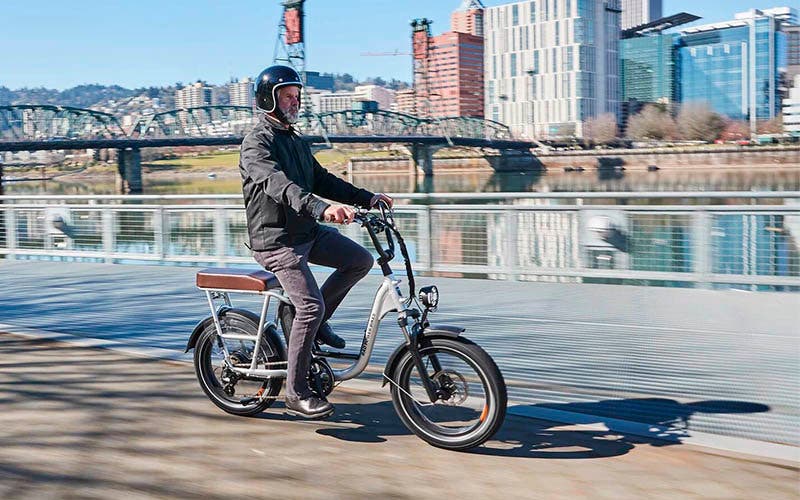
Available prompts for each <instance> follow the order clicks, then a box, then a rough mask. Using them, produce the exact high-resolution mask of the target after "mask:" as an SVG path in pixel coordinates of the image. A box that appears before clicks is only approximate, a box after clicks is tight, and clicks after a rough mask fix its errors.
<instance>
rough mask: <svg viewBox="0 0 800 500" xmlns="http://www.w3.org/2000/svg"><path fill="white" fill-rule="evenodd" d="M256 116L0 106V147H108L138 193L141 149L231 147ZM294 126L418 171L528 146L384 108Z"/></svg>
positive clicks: (497, 130) (482, 123) (236, 111)
mask: <svg viewBox="0 0 800 500" xmlns="http://www.w3.org/2000/svg"><path fill="white" fill-rule="evenodd" d="M259 118H260V116H259V113H256V112H254V111H253V110H252V109H251V108H249V107H244V106H202V107H196V108H186V109H174V110H171V111H165V112H161V113H155V114H150V115H144V116H142V117H141V118H139V120H138V121H137V122H136V123H134V124H133V126H131V127H130V128H125V127H123V126H122V125H121V122H120V120H119V119H118V118H117V117H116V116H114V115H111V114H108V113H102V112H99V111H94V110H90V109H80V108H73V107H68V106H52V105H14V106H0V152H3V151H12V152H13V151H41V150H69V149H89V148H91V149H116V150H118V159H119V171H120V175H121V176H122V177H123V179H125V180H127V181H128V184H129V185H130V188H129V189H126V190H127V191H131V192H140V191H141V160H140V150H141V149H143V148H148V147H168V146H219V145H236V144H239V143H241V142H242V139H243V138H244V136H245V135H246V134H247V132H248V131H249V130H250V129H251V128H252V127H253V125H254V124H255V123H256V122H257V120H258V119H259ZM297 128H298V129H299V130H300V131H301V132H302V134H303V138H304V139H305V140H307V141H308V142H309V143H311V144H316V145H327V146H331V145H332V144H335V143H353V144H356V143H364V144H375V143H398V144H404V145H406V146H407V147H408V149H409V153H410V155H411V157H412V158H413V159H414V161H415V162H416V164H417V165H418V166H419V168H420V169H422V170H423V171H424V172H425V174H426V175H432V174H433V160H432V155H433V153H434V151H435V150H436V149H439V148H443V147H453V146H462V147H477V148H488V149H494V150H499V151H501V152H504V153H505V152H515V153H516V154H517V155H519V154H522V155H525V156H529V155H530V152H529V150H530V148H531V147H533V146H534V143H532V142H530V141H523V140H518V139H515V138H514V137H513V136H512V134H511V132H510V131H509V128H508V127H507V126H505V125H503V124H501V123H497V122H494V121H491V120H485V119H482V118H469V117H450V118H420V117H416V116H412V115H407V114H403V113H394V112H391V111H382V110H377V111H360V110H347V111H338V112H331V113H322V114H319V115H317V114H306V115H304V116H302V117H301V120H300V121H299V122H298V124H297Z"/></svg>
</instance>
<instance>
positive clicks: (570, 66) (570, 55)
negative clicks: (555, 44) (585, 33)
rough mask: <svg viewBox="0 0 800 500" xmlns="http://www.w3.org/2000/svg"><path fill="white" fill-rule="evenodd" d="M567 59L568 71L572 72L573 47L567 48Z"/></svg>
mask: <svg viewBox="0 0 800 500" xmlns="http://www.w3.org/2000/svg"><path fill="white" fill-rule="evenodd" d="M565 59H566V60H567V61H566V63H567V64H566V66H567V67H566V70H567V71H572V69H573V62H572V60H573V56H572V46H571V45H570V46H568V47H567V56H566V57H565Z"/></svg>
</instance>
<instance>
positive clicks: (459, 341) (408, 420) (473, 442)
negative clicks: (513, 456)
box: [391, 337, 508, 451]
mask: <svg viewBox="0 0 800 500" xmlns="http://www.w3.org/2000/svg"><path fill="white" fill-rule="evenodd" d="M428 342H429V343H428V344H427V345H425V346H422V347H421V348H420V353H421V354H423V355H424V354H425V353H426V352H429V351H431V350H434V351H435V350H436V349H447V350H454V351H456V352H459V353H461V354H462V355H463V356H464V357H465V358H467V359H469V360H470V361H471V362H472V363H474V364H475V365H476V366H477V367H478V368H479V369H480V370H481V371H482V372H483V374H484V375H485V377H486V380H485V387H484V390H485V391H486V392H487V399H489V397H490V394H491V398H492V399H493V400H492V401H491V403H490V409H489V412H488V414H487V416H486V422H488V423H484V424H483V425H481V426H480V427H479V428H478V429H479V430H480V432H477V433H474V434H473V433H470V434H468V435H467V436H465V438H464V439H463V440H459V441H454V440H452V439H441V438H437V437H435V436H432V435H431V434H432V433H433V432H432V431H431V429H430V428H429V427H426V426H424V424H421V423H418V422H417V420H418V418H419V417H418V416H416V415H413V414H411V413H409V411H408V409H407V408H406V405H405V404H404V401H405V400H408V397H407V396H406V395H405V394H403V392H402V391H401V390H400V389H399V388H398V387H397V386H396V385H395V384H392V385H391V394H392V404H393V405H394V409H395V411H396V412H397V414H398V416H399V417H400V420H402V421H403V424H404V425H405V426H406V427H408V429H409V430H410V431H411V432H413V433H414V434H416V435H417V436H418V437H419V438H421V439H422V440H424V441H426V442H428V443H429V444H431V445H433V446H436V447H438V448H444V449H447V450H455V451H464V450H468V449H470V448H474V447H476V446H480V445H481V444H483V443H485V442H486V441H487V440H488V439H490V438H491V437H492V436H494V434H495V433H496V432H497V430H498V429H499V428H500V426H501V425H502V424H503V420H505V416H506V405H507V403H508V395H507V392H506V384H505V381H504V380H503V374H502V373H501V372H500V369H499V368H498V367H497V364H496V363H495V362H494V360H493V359H492V357H491V356H489V354H488V353H487V352H486V351H484V350H483V349H482V348H481V347H480V346H478V345H477V344H475V343H474V342H471V341H470V340H467V339H466V338H463V337H457V338H433V339H430V340H429V341H428ZM409 364H410V365H411V367H410V368H409V366H408V365H409ZM407 369H410V370H413V371H414V372H416V367H414V361H413V359H412V357H411V353H410V352H408V350H406V351H405V352H404V353H403V354H402V355H401V358H400V359H399V361H398V362H397V363H396V364H395V369H394V370H393V373H392V375H391V376H392V380H393V381H395V382H397V383H401V384H402V383H403V382H405V384H404V385H405V387H403V389H404V390H405V391H408V392H410V390H409V387H408V385H409V384H408V380H409V379H410V377H409V379H406V380H405V381H401V379H400V377H401V374H402V373H403V372H404V371H405V370H407ZM411 404H413V403H411ZM423 427H424V428H423Z"/></svg>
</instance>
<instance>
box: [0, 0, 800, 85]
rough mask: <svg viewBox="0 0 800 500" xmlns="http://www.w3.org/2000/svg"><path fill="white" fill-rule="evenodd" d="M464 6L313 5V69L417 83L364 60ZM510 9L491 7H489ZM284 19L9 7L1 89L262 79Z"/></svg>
mask: <svg viewBox="0 0 800 500" xmlns="http://www.w3.org/2000/svg"><path fill="white" fill-rule="evenodd" d="M797 2H798V0H776V3H770V4H758V3H753V0H728V1H726V2H724V3H722V2H719V1H718V0H699V1H694V2H692V1H689V0H665V1H664V13H665V14H672V13H675V12H680V11H687V12H691V13H694V14H697V15H699V16H702V17H703V18H704V19H703V20H702V21H701V22H715V21H721V20H725V19H730V18H732V17H733V14H734V13H735V12H740V11H744V10H747V9H749V8H754V7H755V8H758V7H760V8H768V7H774V6H781V5H789V6H792V4H794V6H798V5H797ZM459 3H460V1H459V0H369V1H367V0H360V1H359V0H308V1H307V2H306V39H307V50H306V57H307V60H308V69H310V70H316V71H322V72H336V73H350V74H352V75H354V76H355V77H357V78H359V79H363V78H366V77H368V76H381V77H383V78H386V79H389V78H398V79H401V80H405V81H410V80H411V61H410V58H409V57H407V56H405V57H404V56H395V57H367V56H362V55H360V54H361V53H362V52H368V51H369V52H390V51H395V50H399V51H401V52H402V51H408V50H409V48H410V42H409V37H410V28H409V26H408V22H409V21H410V20H411V19H412V18H415V17H427V18H429V19H432V20H433V21H434V23H433V26H432V29H433V32H434V34H438V33H440V32H442V31H446V30H448V29H449V25H450V12H452V11H453V10H454V9H455V8H456V7H457V6H458V5H459ZM504 3H509V2H508V1H505V0H484V4H485V5H486V6H487V7H490V6H494V5H501V4H504ZM721 5H722V6H721ZM280 14H281V7H280V2H279V0H231V1H221V0H159V1H156V0H137V1H134V0H72V1H63V0H58V1H56V0H39V1H33V0H0V20H1V21H2V28H0V47H2V49H0V86H6V87H9V88H12V89H15V88H20V87H26V86H27V87H40V86H44V87H48V88H56V89H65V88H69V87H72V86H75V85H78V84H82V83H101V84H106V85H108V84H119V85H122V86H123V87H129V88H133V87H142V86H151V85H153V86H161V85H168V84H172V83H175V82H179V81H180V82H184V83H187V82H191V81H195V80H197V79H202V80H206V81H208V82H210V83H223V82H226V81H228V80H229V79H230V78H231V77H232V76H234V77H243V76H250V75H255V74H257V73H258V72H259V71H260V70H261V69H263V67H265V66H267V65H269V64H270V62H271V61H272V56H273V49H274V46H275V40H276V33H277V31H276V30H277V24H278V20H279V17H280Z"/></svg>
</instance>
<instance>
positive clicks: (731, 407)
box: [0, 261, 800, 446]
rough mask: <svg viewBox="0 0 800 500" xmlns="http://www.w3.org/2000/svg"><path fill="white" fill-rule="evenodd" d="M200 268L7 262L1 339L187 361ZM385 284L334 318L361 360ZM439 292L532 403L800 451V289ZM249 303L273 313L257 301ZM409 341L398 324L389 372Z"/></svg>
mask: <svg viewBox="0 0 800 500" xmlns="http://www.w3.org/2000/svg"><path fill="white" fill-rule="evenodd" d="M254 266H255V264H254ZM197 269H198V268H190V267H168V266H152V267H151V266H134V265H130V266H124V265H108V264H89V263H73V262H43V261H0V287H2V289H3V290H4V293H3V294H2V296H0V310H2V311H3V315H2V319H0V331H7V332H14V331H24V330H25V329H26V328H27V329H36V330H38V331H42V332H52V333H55V334H63V336H65V337H69V336H78V337H83V338H88V339H95V340H94V341H95V343H96V344H98V345H105V346H109V347H114V348H118V349H122V350H128V351H138V352H140V353H143V354H152V355H156V356H160V357H167V358H180V357H184V356H187V355H183V354H182V353H183V349H184V346H185V343H186V339H187V337H188V335H189V333H190V332H191V330H192V328H193V327H194V325H195V324H196V323H197V321H199V320H200V319H202V318H203V317H204V316H206V315H207V314H208V310H207V305H206V302H205V298H204V296H203V294H202V293H201V292H200V291H198V290H197V289H196V288H195V287H194V274H195V272H196V270H197ZM323 277H324V276H322V275H321V276H320V278H323ZM379 279H380V276H378V275H370V276H368V277H367V278H366V279H365V280H364V282H362V283H361V284H359V285H358V286H357V287H356V288H355V289H354V290H353V292H352V293H351V295H350V296H349V297H348V298H347V299H346V301H345V302H344V303H343V305H342V307H341V308H340V310H339V311H338V312H337V314H336V316H335V317H334V321H333V324H334V327H335V329H336V330H337V332H338V333H340V334H341V335H342V336H343V337H345V338H346V340H347V341H348V344H349V346H350V348H351V349H352V350H356V349H357V346H358V345H359V342H360V335H359V332H362V331H363V328H364V325H365V321H366V315H367V312H368V307H369V304H370V302H371V300H372V296H373V293H374V290H375V288H376V284H377V282H378V280H379ZM432 282H436V284H437V285H438V286H439V289H440V291H441V294H442V299H441V306H440V311H439V312H436V313H434V315H433V318H432V319H433V321H434V322H437V323H448V324H457V325H461V326H464V327H466V329H467V331H466V333H465V335H466V336H467V337H468V338H470V339H471V340H474V341H476V342H478V343H479V344H481V345H482V346H484V347H485V348H486V349H487V351H489V353H490V354H491V355H492V356H494V358H495V359H496V360H497V362H498V364H499V366H500V368H501V369H502V371H503V373H504V375H505V377H506V379H507V381H508V382H509V386H510V387H509V392H510V399H511V400H512V401H514V402H515V403H517V404H520V405H521V406H519V407H518V409H519V408H522V409H523V410H524V409H525V408H526V407H529V408H535V409H538V410H542V411H545V410H547V411H554V412H557V411H569V412H576V413H583V414H590V415H596V416H598V418H600V419H602V418H616V419H623V420H628V421H634V422H640V423H645V424H649V425H651V426H652V428H653V429H654V431H653V432H654V436H655V435H657V436H658V437H660V438H666V439H681V438H682V437H685V436H690V435H691V434H692V433H693V432H705V433H712V434H718V435H724V436H731V437H740V438H749V439H757V440H760V441H770V442H775V443H784V444H789V445H793V446H798V445H800V441H799V440H798V435H797V432H796V430H797V428H798V424H800V371H799V370H800V368H798V367H800V342H799V341H798V339H799V338H800V329H799V328H798V324H800V321H798V320H800V295H798V294H794V293H774V292H745V291H740V290H697V289H682V288H655V287H635V286H615V285H590V284H567V283H527V282H509V281H490V280H469V279H456V278H425V277H421V278H418V283H419V284H423V285H424V284H429V283H432ZM233 298H234V305H236V304H237V303H238V304H239V305H240V306H243V307H247V308H250V309H251V310H253V311H256V312H257V311H258V302H257V298H252V297H248V296H244V295H243V296H241V298H239V297H235V296H234V297H233ZM237 299H238V300H237ZM400 341H401V339H400V334H399V332H398V331H397V330H396V327H395V326H394V323H393V322H392V321H386V322H384V324H383V325H382V329H381V332H380V334H379V338H378V341H377V344H376V348H375V352H374V354H373V359H372V361H373V363H374V364H375V368H376V369H377V368H379V367H380V366H381V362H382V361H384V360H385V359H386V357H387V356H388V354H389V353H390V352H391V350H392V349H394V347H395V346H396V345H397V344H398V343H399V342H400ZM187 359H188V356H187ZM523 412H524V411H523Z"/></svg>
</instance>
